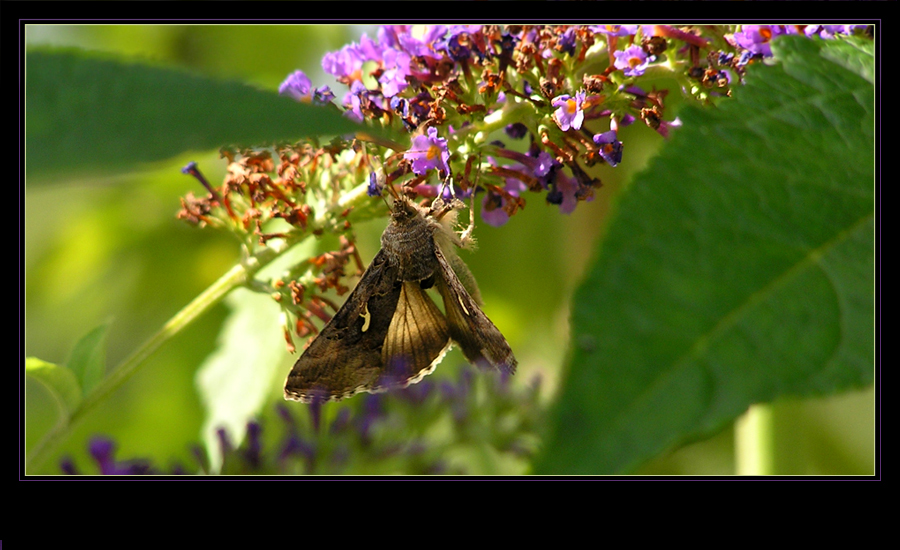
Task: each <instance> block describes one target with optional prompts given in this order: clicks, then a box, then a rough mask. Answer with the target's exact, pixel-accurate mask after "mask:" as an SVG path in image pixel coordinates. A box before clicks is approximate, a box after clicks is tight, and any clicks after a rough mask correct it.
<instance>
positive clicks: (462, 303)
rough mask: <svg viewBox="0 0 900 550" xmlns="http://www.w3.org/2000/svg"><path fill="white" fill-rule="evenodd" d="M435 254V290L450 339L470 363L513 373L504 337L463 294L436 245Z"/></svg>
mask: <svg viewBox="0 0 900 550" xmlns="http://www.w3.org/2000/svg"><path fill="white" fill-rule="evenodd" d="M434 251H435V256H436V257H437V260H438V266H439V273H438V275H439V276H437V277H435V287H436V288H437V290H438V292H439V293H440V294H441V297H443V299H444V311H445V312H446V317H447V323H448V325H449V327H450V338H452V339H453V340H454V341H455V342H456V343H457V344H459V347H460V348H462V351H463V355H465V356H466V359H468V360H469V362H470V363H472V364H474V365H479V366H482V367H486V366H491V367H493V368H498V369H501V370H504V371H506V372H509V373H513V372H515V370H516V364H517V362H516V358H515V356H513V352H512V349H510V347H509V344H508V343H507V342H506V338H504V337H503V334H501V333H500V330H499V329H498V328H497V327H496V326H495V325H494V323H492V322H491V320H490V319H488V316H487V315H485V314H484V312H483V311H481V308H480V307H479V306H478V304H477V303H476V302H475V300H474V299H473V298H472V296H471V295H470V294H469V293H468V291H466V289H465V287H464V286H463V285H462V283H461V282H460V281H459V278H457V276H456V273H455V272H454V271H453V268H452V267H451V266H450V263H449V262H448V261H447V258H446V257H445V256H444V253H443V252H442V251H441V248H440V247H439V246H436V247H434Z"/></svg>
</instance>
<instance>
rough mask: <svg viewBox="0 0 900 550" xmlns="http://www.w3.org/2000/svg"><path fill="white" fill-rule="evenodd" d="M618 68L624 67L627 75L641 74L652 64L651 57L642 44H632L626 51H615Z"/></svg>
mask: <svg viewBox="0 0 900 550" xmlns="http://www.w3.org/2000/svg"><path fill="white" fill-rule="evenodd" d="M615 56H616V63H615V66H616V68H617V69H622V72H623V73H624V74H625V76H641V75H642V74H644V71H645V70H646V69H647V65H649V64H650V58H649V57H648V56H647V53H646V52H644V49H643V48H641V47H640V46H630V47H628V49H626V50H625V51H621V52H619V51H617V52H616V53H615Z"/></svg>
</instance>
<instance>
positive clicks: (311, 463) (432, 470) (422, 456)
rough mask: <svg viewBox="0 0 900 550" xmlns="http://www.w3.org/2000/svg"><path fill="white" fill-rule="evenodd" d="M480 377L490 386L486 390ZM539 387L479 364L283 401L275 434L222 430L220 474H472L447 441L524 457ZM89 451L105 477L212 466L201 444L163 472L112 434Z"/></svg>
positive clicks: (204, 470) (69, 468) (71, 467)
mask: <svg viewBox="0 0 900 550" xmlns="http://www.w3.org/2000/svg"><path fill="white" fill-rule="evenodd" d="M479 384H483V385H484V388H478V389H477V390H478V391H476V387H475V386H476V385H479ZM538 390H539V385H538V383H537V381H535V383H533V384H532V385H531V386H530V387H526V388H523V389H521V390H514V389H513V388H511V387H510V386H509V384H508V377H507V376H502V375H498V376H474V370H472V369H471V368H469V367H466V368H463V369H462V370H461V371H460V373H459V377H458V378H457V379H456V380H453V379H449V378H447V379H442V380H434V379H431V378H429V379H426V380H423V381H421V382H419V383H418V384H415V385H412V386H410V387H408V388H405V389H402V390H395V391H392V392H390V393H385V394H365V395H364V396H363V397H362V399H360V400H354V401H350V402H346V403H341V404H325V403H321V402H318V403H316V402H314V403H312V404H310V406H309V407H308V408H307V410H306V413H298V412H297V410H296V409H293V408H290V407H288V406H286V405H284V404H279V405H278V406H277V407H276V416H275V419H273V420H275V422H274V424H268V423H267V424H266V425H271V427H272V429H271V431H272V432H273V433H274V435H268V436H267V437H266V438H264V437H263V434H264V432H265V431H266V430H264V427H263V424H262V423H260V422H250V423H248V425H247V432H246V437H245V438H244V440H243V442H242V443H241V444H240V445H239V446H235V445H234V443H233V442H232V440H231V438H230V436H229V434H228V433H227V432H226V431H225V430H218V432H217V438H218V452H219V454H220V457H221V459H222V464H221V467H220V473H221V474H223V475H258V474H288V475H290V474H299V475H310V474H313V475H315V474H325V475H337V474H379V473H392V474H393V473H397V472H401V473H404V474H412V475H430V474H453V473H466V470H468V468H469V467H467V466H465V465H463V464H456V465H452V466H451V465H449V464H448V463H447V462H446V460H445V459H444V455H445V454H446V453H445V450H446V448H449V447H454V448H459V447H460V446H461V445H469V444H476V445H479V446H481V445H490V446H491V447H493V448H494V449H495V450H496V451H497V452H500V453H511V454H513V455H516V456H527V455H529V454H531V453H533V452H534V450H535V449H534V448H533V447H532V446H530V445H529V443H528V442H529V441H530V440H532V439H533V434H534V432H535V423H536V419H537V418H538V417H539V416H540V410H539V409H538V408H537V407H538V403H539V400H538ZM330 406H335V407H338V410H337V411H336V414H334V415H330V414H329V415H325V414H323V412H324V411H323V409H324V408H325V407H330ZM504 411H516V412H517V413H519V414H518V416H517V419H518V420H517V422H516V423H515V424H514V425H511V424H510V423H509V422H503V423H495V422H494V421H493V420H494V419H495V418H500V417H501V416H502V415H501V413H502V412H504ZM448 416H449V418H450V421H451V424H452V426H453V430H452V432H453V433H452V434H449V435H448V436H447V437H449V439H447V438H444V439H443V440H441V439H434V438H433V437H432V434H433V433H434V429H433V427H434V424H436V423H440V424H441V425H442V426H443V427H442V429H441V430H440V431H441V433H445V434H446V432H447V430H446V425H445V419H446V418H447V417H448ZM325 418H328V419H329V420H325ZM279 421H280V426H279ZM279 428H280V429H279ZM476 434H477V435H476ZM265 439H268V442H267V441H265ZM88 450H89V453H90V454H91V456H92V458H93V459H94V462H95V463H96V470H97V471H98V472H99V473H100V474H101V475H126V476H134V475H147V474H155V475H173V474H174V475H183V474H188V473H197V474H209V473H212V472H211V468H210V465H209V462H208V460H207V458H206V454H205V453H204V452H203V451H202V450H201V449H200V448H199V447H195V448H193V449H192V451H193V454H194V457H195V460H196V462H197V465H196V467H195V468H194V469H193V470H191V471H189V470H188V469H187V468H185V467H183V466H181V465H176V466H174V467H173V468H171V470H170V471H163V470H162V469H159V468H154V467H151V465H150V462H149V461H147V460H127V461H124V460H117V459H116V458H115V456H114V455H115V443H114V442H113V441H112V440H111V439H109V438H105V437H96V438H94V439H92V440H91V442H90V443H89V446H88ZM60 467H61V469H62V471H63V473H65V474H69V475H84V474H94V473H95V472H82V471H80V470H79V469H78V468H77V467H76V465H75V463H74V461H73V460H72V459H70V458H65V459H63V461H62V462H61V464H60Z"/></svg>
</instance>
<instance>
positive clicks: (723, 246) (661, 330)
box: [535, 37, 875, 474]
mask: <svg viewBox="0 0 900 550" xmlns="http://www.w3.org/2000/svg"><path fill="white" fill-rule="evenodd" d="M773 52H774V55H775V61H776V63H774V64H773V65H771V66H765V65H754V66H751V67H750V70H749V74H748V78H747V81H746V84H745V85H744V86H741V87H740V88H739V89H737V90H736V91H735V94H734V96H735V97H734V98H733V99H732V100H728V101H725V102H723V103H721V105H720V108H718V109H710V108H702V109H701V108H690V109H686V110H685V111H684V112H683V113H682V115H681V118H682V120H683V122H684V127H683V128H681V129H679V130H678V131H677V132H676V133H675V134H674V136H673V138H672V140H671V142H670V143H668V144H667V146H666V147H665V148H664V149H663V151H662V153H661V154H660V156H659V157H658V158H657V159H655V161H654V162H653V163H652V164H651V166H650V167H649V168H648V169H647V170H646V171H645V172H643V173H642V174H640V175H639V176H638V177H636V178H635V181H634V182H633V183H632V184H631V185H630V187H629V188H627V189H626V190H625V191H624V192H623V194H622V195H621V196H620V198H619V202H618V204H617V207H616V213H615V214H614V217H613V219H612V221H611V225H610V227H609V232H608V236H607V238H606V240H605V242H603V243H601V245H600V249H599V251H598V253H597V258H596V261H595V264H594V265H593V266H592V268H591V269H590V271H589V273H588V275H587V277H586V280H585V281H584V283H583V284H582V285H581V287H580V288H579V289H578V291H577V294H576V296H575V299H574V305H573V314H572V346H571V348H572V349H571V361H570V365H569V372H568V374H567V378H566V379H565V382H564V385H563V387H562V389H561V392H560V395H559V399H558V404H557V406H556V408H555V410H554V412H553V417H552V426H553V428H552V433H551V434H549V437H548V438H547V439H546V446H545V451H544V453H543V456H542V458H541V459H540V460H539V462H538V463H537V465H536V468H535V472H536V473H540V474H546V473H556V474H612V473H623V472H629V471H633V470H634V468H635V467H636V466H638V465H640V464H641V463H642V462H644V461H645V460H647V459H648V458H650V457H652V456H654V455H656V454H659V453H660V452H662V451H664V450H666V449H668V448H671V447H673V446H675V445H678V444H680V443H683V442H686V441H690V440H694V439H697V438H702V437H705V436H708V435H710V434H712V433H715V432H716V431H718V430H720V429H721V428H722V427H724V426H727V425H728V423H730V422H732V421H733V420H734V419H735V418H736V417H737V416H739V415H740V414H741V413H742V412H743V411H745V410H746V409H747V407H748V406H749V405H751V404H752V403H757V402H765V401H770V400H773V399H775V398H777V397H779V396H784V395H794V396H806V395H816V394H826V393H833V392H836V391H839V390H841V389H846V388H850V387H859V386H862V385H866V384H869V383H871V381H872V380H873V374H874V277H875V271H874V264H875V261H874V241H875V208H874V196H875V186H874V179H875V177H874V176H875V173H874V112H875V108H874V91H873V82H872V74H873V69H872V68H873V66H874V55H873V48H872V46H871V43H868V44H866V43H864V42H862V41H859V42H856V41H854V42H844V43H842V42H836V41H831V42H828V41H821V40H810V39H805V38H802V37H786V38H783V39H781V40H779V41H776V42H775V43H774V44H773Z"/></svg>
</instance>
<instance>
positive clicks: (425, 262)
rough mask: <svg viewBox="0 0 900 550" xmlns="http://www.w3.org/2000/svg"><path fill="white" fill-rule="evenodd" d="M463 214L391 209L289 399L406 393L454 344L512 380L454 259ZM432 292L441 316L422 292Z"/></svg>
mask: <svg viewBox="0 0 900 550" xmlns="http://www.w3.org/2000/svg"><path fill="white" fill-rule="evenodd" d="M460 206H463V204H462V202H461V201H459V200H458V199H453V200H452V201H451V202H450V203H449V204H448V203H445V202H444V201H443V200H441V199H436V200H435V201H434V202H433V203H432V205H431V207H428V208H427V207H422V206H419V205H417V204H414V203H412V202H410V201H409V200H407V199H405V198H403V197H397V198H395V199H394V202H393V205H392V207H391V222H390V224H389V225H388V227H387V229H385V230H384V233H383V234H382V235H381V250H379V251H378V254H376V255H375V258H374V259H373V260H372V263H371V264H370V265H369V267H368V268H367V269H366V271H365V273H363V275H362V278H361V279H360V280H359V283H358V284H357V285H356V288H355V289H353V292H352V293H350V296H349V297H348V298H347V301H346V302H344V305H343V306H341V308H340V309H339V310H338V312H337V313H336V314H335V315H334V317H332V319H331V321H329V322H328V323H327V324H326V325H325V327H324V328H323V329H322V331H321V332H320V333H319V334H318V335H317V336H316V337H315V339H314V340H313V341H312V342H311V343H310V345H309V347H308V348H307V349H306V351H304V352H303V355H301V356H300V358H299V359H298V360H297V362H296V363H295V364H294V367H293V368H292V369H291V372H290V374H289V375H288V377H287V380H286V382H285V385H284V397H285V399H290V400H295V401H302V402H305V403H309V402H312V401H314V400H322V401H337V400H340V399H343V398H345V397H350V396H351V395H354V394H356V393H359V392H372V393H377V392H381V391H386V390H388V389H391V388H403V387H406V386H408V385H410V384H414V383H416V382H418V381H419V380H421V379H422V378H423V377H424V376H425V375H427V374H430V373H431V372H432V371H433V370H434V368H435V366H436V365H437V364H438V363H439V362H440V361H441V359H442V358H443V356H444V354H445V353H446V352H447V350H448V349H449V348H450V346H451V345H452V344H453V343H454V342H455V343H456V344H458V345H459V347H460V348H462V351H463V354H464V355H465V356H466V359H467V360H468V361H469V362H470V363H472V364H475V365H478V366H481V367H492V368H496V369H500V370H503V371H506V372H508V373H513V372H515V369H516V358H515V357H514V356H513V353H512V350H511V349H510V347H509V344H507V343H506V339H505V338H504V337H503V335H502V334H501V333H500V331H499V330H498V329H497V327H496V326H494V323H492V322H491V320H490V319H488V318H487V316H486V315H485V314H484V312H482V311H481V308H480V307H479V302H480V300H481V299H480V295H479V293H478V290H477V286H475V279H474V277H472V274H471V272H470V271H469V269H468V267H467V266H466V265H465V264H464V263H463V262H462V260H461V259H460V258H459V257H458V256H457V255H456V251H455V247H461V246H462V245H463V242H462V240H461V239H460V236H459V235H457V234H456V232H455V231H453V223H454V222H455V220H456V211H455V210H456V209H457V208H459V207H460ZM470 229H471V226H470ZM460 277H462V279H463V280H464V281H465V283H466V284H465V285H464V284H463V282H461V281H460ZM466 285H468V287H469V289H470V290H467V289H466ZM431 287H434V288H435V289H436V290H437V292H438V293H439V294H440V296H441V298H442V299H443V303H444V311H443V312H442V311H441V310H440V309H439V308H438V307H437V305H436V304H435V303H434V301H433V300H432V299H431V297H430V296H429V295H428V294H427V293H426V292H425V291H426V290H427V289H429V288H431ZM473 296H474V297H473Z"/></svg>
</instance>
